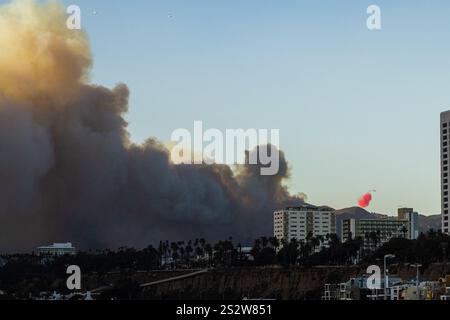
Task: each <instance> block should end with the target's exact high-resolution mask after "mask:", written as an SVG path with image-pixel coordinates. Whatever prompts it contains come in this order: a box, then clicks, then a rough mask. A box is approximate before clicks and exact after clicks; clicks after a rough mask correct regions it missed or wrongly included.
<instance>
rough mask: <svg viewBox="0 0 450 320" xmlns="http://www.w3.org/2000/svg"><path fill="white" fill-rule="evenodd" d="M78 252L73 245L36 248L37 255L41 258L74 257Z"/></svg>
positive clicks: (56, 244) (55, 244) (68, 243)
mask: <svg viewBox="0 0 450 320" xmlns="http://www.w3.org/2000/svg"><path fill="white" fill-rule="evenodd" d="M76 252H77V250H76V249H75V247H74V246H73V245H72V243H70V242H67V243H54V244H52V245H49V246H42V247H37V248H36V254H37V255H39V256H64V255H66V254H68V255H74V254H75V253H76Z"/></svg>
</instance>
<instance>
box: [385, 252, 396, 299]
mask: <svg viewBox="0 0 450 320" xmlns="http://www.w3.org/2000/svg"><path fill="white" fill-rule="evenodd" d="M390 258H392V259H393V258H395V255H393V254H387V255H385V256H384V300H387V288H388V286H389V283H388V277H387V272H386V260H387V259H390Z"/></svg>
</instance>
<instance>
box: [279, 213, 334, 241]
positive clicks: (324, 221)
mask: <svg viewBox="0 0 450 320" xmlns="http://www.w3.org/2000/svg"><path fill="white" fill-rule="evenodd" d="M273 226H274V230H273V231H274V232H273V234H274V236H275V237H276V238H277V239H278V240H280V241H282V240H285V241H290V240H291V239H293V238H295V239H297V240H298V241H304V240H306V238H307V237H308V235H310V236H313V237H316V238H317V237H323V238H326V236H327V235H331V234H335V233H336V215H335V213H334V210H333V209H331V208H329V207H316V206H312V205H303V206H300V207H289V208H286V209H285V210H280V211H275V212H274V215H273ZM323 245H325V244H323ZM321 246H322V245H321Z"/></svg>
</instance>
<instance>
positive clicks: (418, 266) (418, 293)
mask: <svg viewBox="0 0 450 320" xmlns="http://www.w3.org/2000/svg"><path fill="white" fill-rule="evenodd" d="M421 266H422V265H421V264H420V263H415V264H412V265H411V267H413V268H417V272H416V290H417V300H420V292H419V268H420V267H421Z"/></svg>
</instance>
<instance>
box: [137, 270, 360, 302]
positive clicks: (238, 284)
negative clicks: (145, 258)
mask: <svg viewBox="0 0 450 320" xmlns="http://www.w3.org/2000/svg"><path fill="white" fill-rule="evenodd" d="M358 271H359V267H348V268H346V267H338V268H333V267H327V268H320V267H316V268H310V269H302V268H290V269H283V268H237V269H227V270H213V271H210V272H208V273H206V274H203V275H200V276H197V277H194V278H190V279H184V280H181V281H174V282H169V283H163V284H159V285H156V286H152V287H149V288H146V289H145V290H144V292H143V297H144V299H186V297H189V299H194V300H197V299H208V300H211V299H213V300H214V299H218V300H221V299H237V300H240V299H243V298H244V297H246V298H249V299H256V298H261V299H283V300H285V299H294V300H302V299H320V297H321V293H322V290H323V286H324V284H325V283H330V282H331V283H337V282H341V281H344V280H348V279H349V278H350V277H353V276H356V275H357V274H358Z"/></svg>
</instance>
